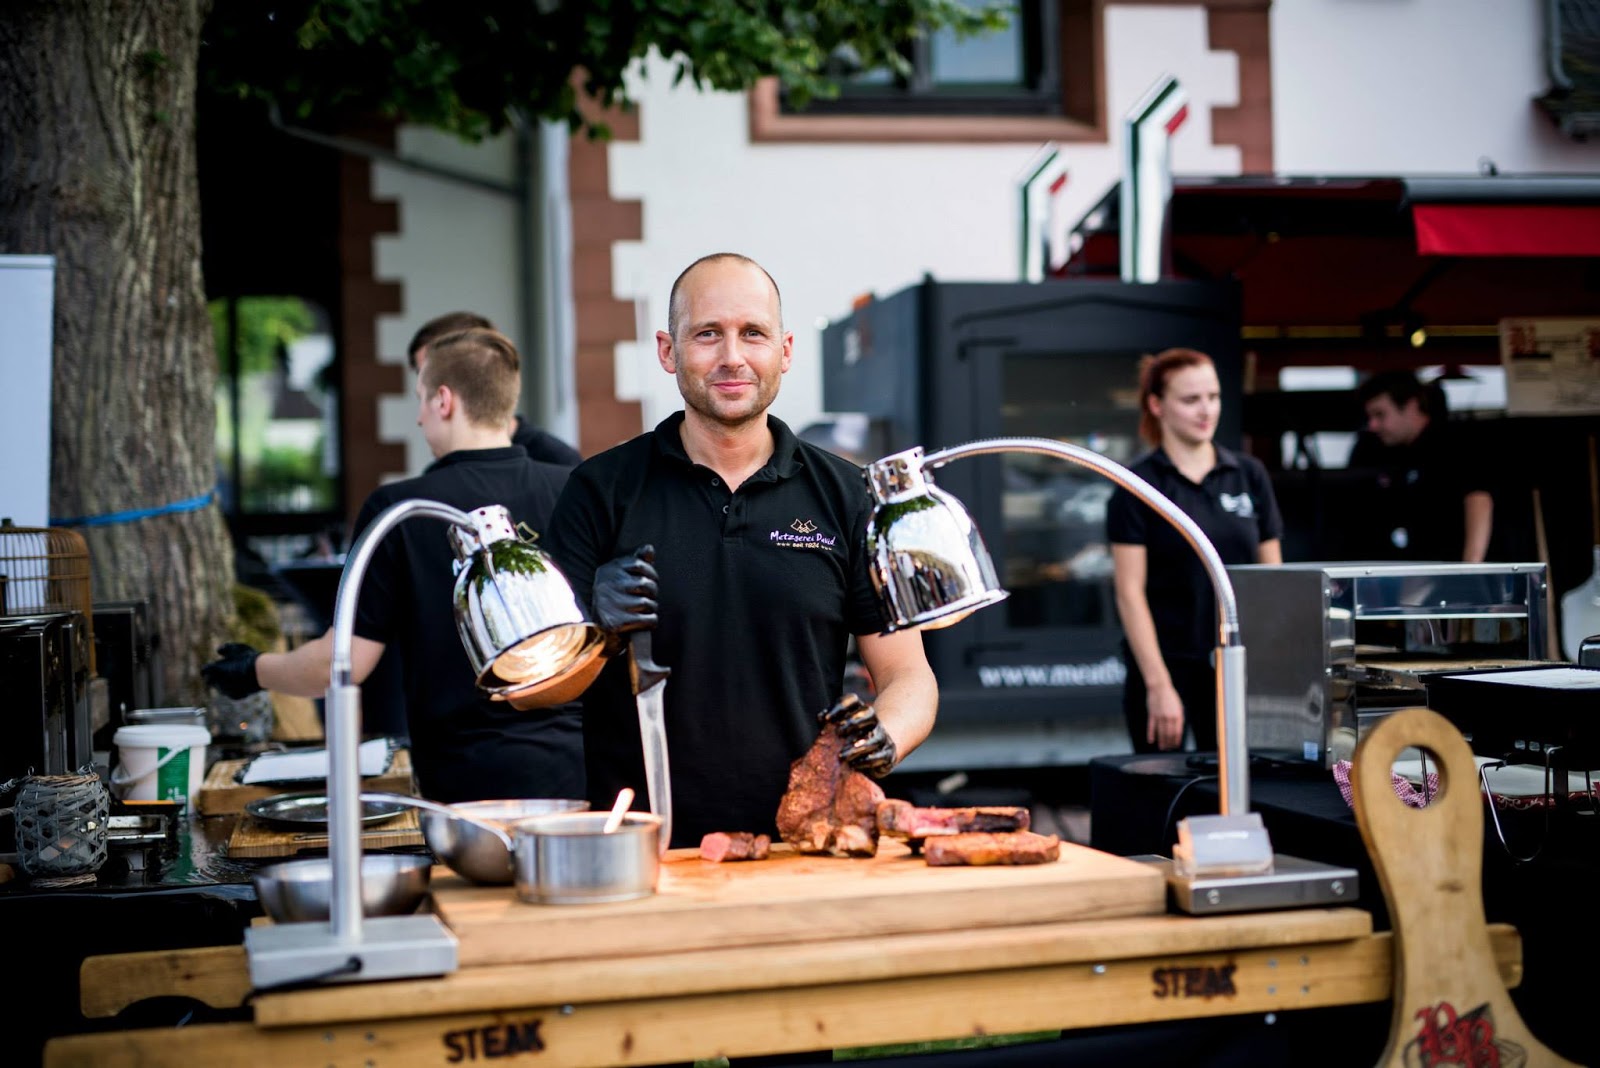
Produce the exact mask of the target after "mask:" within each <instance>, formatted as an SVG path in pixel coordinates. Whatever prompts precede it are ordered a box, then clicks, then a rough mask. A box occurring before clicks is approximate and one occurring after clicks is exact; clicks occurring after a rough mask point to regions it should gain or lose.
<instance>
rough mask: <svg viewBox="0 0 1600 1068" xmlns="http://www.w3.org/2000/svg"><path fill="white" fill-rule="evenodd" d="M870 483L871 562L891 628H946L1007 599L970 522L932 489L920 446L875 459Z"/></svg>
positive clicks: (963, 511)
mask: <svg viewBox="0 0 1600 1068" xmlns="http://www.w3.org/2000/svg"><path fill="white" fill-rule="evenodd" d="M866 478H867V485H868V486H869V487H870V489H871V491H872V497H873V504H874V507H873V511H872V518H871V519H869V520H868V521H867V561H868V567H869V569H870V571H871V575H872V584H873V587H874V588H875V589H876V590H877V592H878V602H879V605H880V607H881V608H882V611H883V618H884V623H885V628H884V629H885V630H886V631H896V630H906V629H911V628H926V629H937V628H939V627H948V626H950V625H951V624H952V623H959V622H960V621H961V620H963V619H965V618H966V617H967V616H969V615H971V614H972V613H973V612H975V611H977V610H978V609H980V608H983V607H985V606H987V605H991V604H996V603H998V602H1000V601H1003V600H1005V599H1006V597H1007V596H1009V594H1007V592H1006V591H1005V590H1004V589H1003V588H1001V586H1000V580H999V578H998V577H996V575H995V570H994V562H993V561H992V560H990V558H989V550H988V549H987V548H986V547H985V546H984V544H983V536H982V535H981V534H979V533H978V528H977V526H976V524H974V523H973V522H972V517H971V516H970V515H968V514H967V510H966V509H965V508H964V507H962V505H961V502H960V501H958V500H956V498H954V497H952V496H951V495H950V494H948V493H946V492H945V491H944V490H942V489H940V488H939V487H938V486H935V485H934V484H933V478H932V477H931V476H930V475H928V474H927V473H926V472H925V471H924V470H923V457H922V450H921V449H920V448H917V449H909V450H907V451H905V452H900V453H895V454H894V455H893V456H886V457H884V458H883V459H881V460H878V461H876V462H875V463H873V464H871V465H870V466H868V467H867V469H866Z"/></svg>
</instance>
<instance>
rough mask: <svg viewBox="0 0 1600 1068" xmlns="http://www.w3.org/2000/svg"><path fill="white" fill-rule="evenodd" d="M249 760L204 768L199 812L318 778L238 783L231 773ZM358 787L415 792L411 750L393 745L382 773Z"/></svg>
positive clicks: (237, 805)
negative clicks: (385, 768)
mask: <svg viewBox="0 0 1600 1068" xmlns="http://www.w3.org/2000/svg"><path fill="white" fill-rule="evenodd" d="M249 762H250V759H249V758H248V757H245V758H243V759H240V760H219V761H217V762H216V763H215V764H213V765H211V770H210V771H208V772H206V777H205V779H204V780H202V781H201V783H200V797H199V805H200V812H201V814H203V815H206V816H223V815H227V814H228V813H230V812H243V811H244V806H246V805H248V804H249V803H250V802H252V801H254V800H256V799H257V798H260V797H272V796H273V795H274V794H293V793H301V792H303V791H306V790H315V789H317V784H318V783H319V782H321V780H320V779H319V780H315V781H312V782H290V783H257V784H256V785H253V786H240V785H239V784H238V783H236V782H234V781H233V777H234V776H235V775H237V774H238V773H239V769H241V768H243V767H244V766H245V765H246V764H248V763H249ZM361 788H362V789H363V790H377V791H380V792H382V793H390V794H414V793H416V788H415V787H414V786H413V785H412V783H411V750H409V749H396V750H395V751H394V756H393V757H392V758H391V759H390V761H389V770H388V771H385V772H384V773H383V774H382V775H375V776H373V777H372V778H370V779H362V780H361Z"/></svg>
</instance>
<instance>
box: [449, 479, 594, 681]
mask: <svg viewBox="0 0 1600 1068" xmlns="http://www.w3.org/2000/svg"><path fill="white" fill-rule="evenodd" d="M471 515H472V520H473V523H474V526H475V528H476V529H475V531H469V530H467V529H465V528H462V527H459V526H457V527H452V528H451V529H450V542H451V545H452V547H453V548H454V549H455V552H456V557H457V564H456V566H457V568H458V571H457V574H456V583H455V595H454V604H455V617H456V630H457V631H458V632H459V633H460V635H461V644H462V646H463V647H464V648H465V649H466V651H467V659H468V660H469V661H470V662H471V663H472V670H473V674H474V675H475V676H476V678H477V680H478V685H479V686H480V687H481V688H483V689H485V690H487V691H489V692H490V693H512V692H516V693H519V694H521V693H532V692H536V691H537V690H538V689H540V688H543V687H547V686H551V685H554V684H556V683H558V682H560V681H562V680H563V679H566V678H569V677H571V676H572V675H573V674H575V673H576V672H578V671H580V670H582V668H584V667H585V666H587V665H588V664H590V663H592V662H593V660H594V659H595V657H597V656H599V655H600V652H601V649H602V646H603V642H604V635H602V634H601V632H600V628H599V627H597V626H595V625H594V624H593V623H591V622H590V621H589V620H588V619H587V618H586V617H585V615H584V612H583V609H582V608H581V607H579V605H578V601H577V598H576V597H575V596H574V595H573V593H572V587H571V586H569V585H567V580H566V579H565V578H564V577H563V576H562V575H561V572H560V571H558V570H557V569H556V567H555V564H554V563H553V562H552V561H551V560H550V557H549V555H548V554H546V553H544V552H543V551H541V550H539V549H538V548H535V547H534V546H533V545H531V544H529V543H528V542H525V541H522V540H520V539H519V538H518V537H517V535H516V532H515V530H514V529H513V528H512V526H511V520H510V516H509V515H508V514H506V513H505V509H504V508H501V507H499V506H491V507H489V508H480V509H478V510H477V511H476V512H473V513H472V514H471Z"/></svg>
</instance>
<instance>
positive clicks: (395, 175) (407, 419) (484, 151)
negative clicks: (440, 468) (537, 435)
mask: <svg viewBox="0 0 1600 1068" xmlns="http://www.w3.org/2000/svg"><path fill="white" fill-rule="evenodd" d="M395 151H396V152H397V153H398V154H399V155H400V156H402V157H405V158H416V159H424V160H427V161H428V162H430V163H434V164H437V165H439V166H444V167H449V168H451V169H452V170H455V171H462V172H466V173H468V174H472V175H477V176H480V177H483V178H487V179H490V180H492V181H497V182H510V181H511V179H512V176H513V167H514V155H513V146H512V142H511V139H510V138H509V137H499V138H494V139H491V140H488V141H485V142H483V143H482V144H469V143H467V142H464V141H461V140H459V139H458V138H456V137H453V136H451V135H449V134H444V133H440V132H438V131H436V130H428V129H421V128H417V127H404V128H402V129H401V130H400V132H399V136H398V138H397V140H396V145H395ZM372 192H373V196H374V197H375V198H378V199H392V200H394V201H395V202H396V203H397V204H398V205H399V211H400V226H399V232H398V233H397V234H394V235H392V236H385V237H380V238H378V239H377V241H376V247H375V249H374V251H373V257H374V259H373V273H374V274H375V275H376V276H377V278H378V279H379V280H380V281H389V282H399V283H401V285H402V287H403V298H404V305H405V306H404V310H403V311H402V312H401V314H399V315H387V316H383V317H382V318H381V319H380V320H379V322H378V358H379V359H380V360H382V361H383V362H384V363H394V364H398V365H400V366H402V367H404V366H405V364H406V344H407V343H408V342H409V341H410V340H411V335H412V334H414V333H416V330H417V328H418V327H419V326H421V325H422V324H423V323H425V322H427V321H428V320H429V319H432V318H433V317H434V316H436V315H442V314H443V313H445V312H449V311H475V312H478V313H479V314H481V315H486V316H488V317H489V319H490V321H492V322H493V323H494V324H495V325H496V326H497V327H499V328H500V330H502V331H503V332H504V333H505V334H506V335H507V336H508V337H510V338H511V339H512V340H513V341H515V342H516V343H517V345H518V346H519V347H526V346H525V342H524V339H523V338H521V337H519V336H518V321H517V309H518V297H517V260H516V255H517V246H516V226H517V203H516V201H515V200H514V199H513V198H511V197H509V196H504V195H502V194H499V193H496V192H493V191H491V190H486V189H480V188H477V187H474V186H470V185H463V184H461V183H459V182H455V181H451V180H449V179H447V178H441V177H435V176H433V175H430V174H422V173H418V172H417V171H413V170H409V169H404V168H401V167H397V166H394V165H392V164H386V163H374V164H373V166H372ZM406 384H407V391H406V392H405V393H404V394H403V395H397V396H394V397H389V398H386V399H385V400H384V401H383V402H382V403H381V404H380V406H379V409H378V431H379V436H380V438H381V439H382V440H383V441H386V442H404V443H405V446H406V471H405V472H404V473H405V474H408V475H415V474H418V473H420V472H421V471H422V469H423V468H424V467H426V466H427V465H428V464H429V463H430V462H431V461H432V459H433V457H432V456H431V455H430V453H429V452H428V443H427V442H426V441H425V440H424V439H423V437H422V431H421V430H420V429H419V428H418V427H417V403H416V400H415V399H414V398H413V396H412V393H411V389H412V388H413V386H414V382H413V380H412V379H411V378H410V377H409V374H408V377H407V379H406Z"/></svg>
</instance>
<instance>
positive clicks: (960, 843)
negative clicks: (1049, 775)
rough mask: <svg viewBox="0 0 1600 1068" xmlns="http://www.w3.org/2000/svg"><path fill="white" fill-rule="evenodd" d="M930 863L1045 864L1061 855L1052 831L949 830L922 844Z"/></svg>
mask: <svg viewBox="0 0 1600 1068" xmlns="http://www.w3.org/2000/svg"><path fill="white" fill-rule="evenodd" d="M923 851H924V852H925V853H926V854H927V857H928V865H929V866H930V867H936V868H944V867H955V866H958V865H963V864H970V865H980V864H1048V863H1050V862H1051V861H1053V860H1055V859H1056V858H1058V857H1060V856H1061V839H1059V838H1057V837H1056V836H1055V835H1053V834H1034V833H1033V832H1032V831H1017V832H1016V833H1014V834H951V835H944V836H942V837H935V838H929V839H928V840H927V842H926V843H924V845H923Z"/></svg>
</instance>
